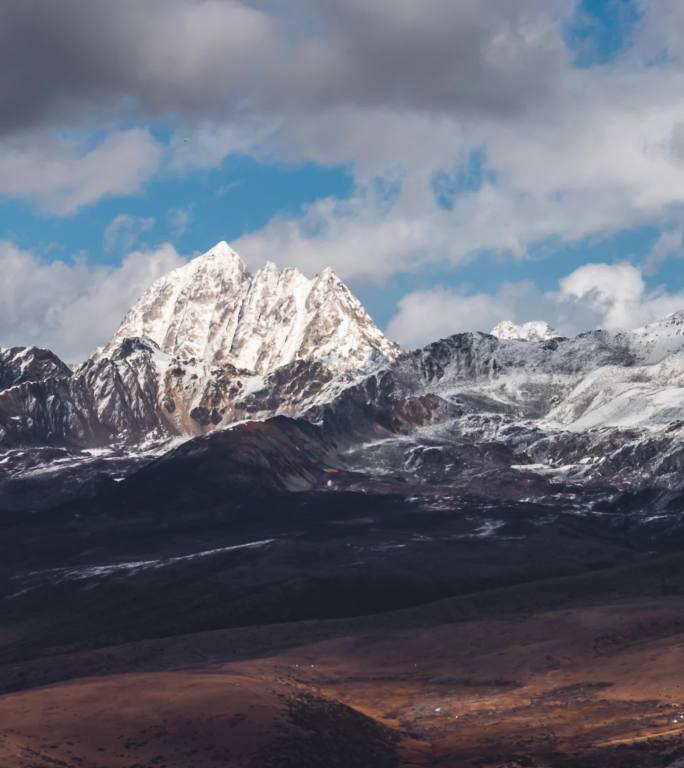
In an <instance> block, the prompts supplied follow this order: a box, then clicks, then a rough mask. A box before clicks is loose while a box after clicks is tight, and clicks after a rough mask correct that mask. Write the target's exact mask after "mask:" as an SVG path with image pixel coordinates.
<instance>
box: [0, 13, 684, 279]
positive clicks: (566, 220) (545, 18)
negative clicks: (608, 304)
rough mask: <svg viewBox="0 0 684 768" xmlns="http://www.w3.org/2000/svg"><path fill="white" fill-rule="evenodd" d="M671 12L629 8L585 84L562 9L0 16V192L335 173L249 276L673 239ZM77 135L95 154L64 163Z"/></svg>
mask: <svg viewBox="0 0 684 768" xmlns="http://www.w3.org/2000/svg"><path fill="white" fill-rule="evenodd" d="M680 6H681V4H680V3H677V2H676V0H661V1H660V2H653V1H651V0H640V2H639V7H640V11H641V15H640V17H639V20H638V23H636V24H635V27H634V31H633V34H632V35H631V36H630V45H629V46H628V47H627V48H626V49H625V50H623V51H620V52H618V53H617V54H616V56H615V58H614V59H613V60H612V61H610V62H609V63H608V64H606V65H601V66H591V67H585V68H582V69H578V68H575V67H574V66H573V61H574V58H575V57H574V52H573V50H571V48H570V47H569V42H568V40H569V36H568V35H566V34H565V33H566V31H567V25H568V24H569V23H572V20H573V18H574V16H575V13H576V11H577V8H578V7H579V6H578V4H577V2H575V0H517V1H516V2H514V3H513V2H508V3H507V2H500V0H375V2H372V3H368V2H363V1H362V0H344V1H342V0H329V1H328V2H314V0H293V2H292V3H288V4H287V8H284V6H283V5H282V4H279V3H274V2H255V1H252V2H249V1H248V0H242V1H241V0H148V2H145V3H140V2H136V0H120V2H117V3H112V2H110V0H63V2H60V3H59V7H57V5H56V4H48V5H47V6H45V4H39V3H36V2H26V0H5V2H4V3H3V24H2V26H1V27H0V105H1V106H2V109H0V133H3V134H4V135H5V138H4V140H3V141H1V142H0V195H4V196H6V197H18V198H21V199H26V200H32V201H35V202H37V203H38V204H39V205H41V206H42V207H43V208H44V209H45V210H48V211H51V212H56V213H69V212H73V211H74V210H76V209H78V208H79V207H81V206H83V205H87V204H89V203H91V202H94V201H96V200H98V199H100V198H101V197H103V196H105V195H111V194H127V193H130V192H133V191H136V190H138V189H140V188H141V186H142V185H144V183H145V181H146V180H147V179H148V178H150V177H151V176H152V175H154V174H155V173H159V172H160V171H161V172H165V173H174V174H188V173H191V172H195V171H197V170H198V169H206V168H211V167H217V166H219V165H220V164H221V163H222V161H223V160H224V158H225V157H226V156H227V155H229V154H231V153H233V154H234V153H240V154H249V155H252V156H255V157H257V158H259V159H262V160H265V161H267V162H273V161H286V162H309V161H313V162H317V163H321V164H325V165H338V164H341V165H344V166H345V167H347V168H348V169H349V171H350V173H351V174H352V175H353V178H354V181H355V192H354V194H353V195H352V197H351V198H350V199H349V200H345V201H338V200H320V201H318V202H316V203H314V204H312V205H310V206H308V207H307V208H306V209H305V210H303V211H302V214H301V216H299V217H295V218H289V219H287V218H283V217H276V218H275V219H274V220H273V221H272V222H270V223H269V224H268V225H267V226H266V227H265V228H264V229H262V230H261V231H259V232H253V233H250V234H249V235H247V236H246V237H244V238H243V239H242V241H241V242H239V243H238V246H239V247H240V249H241V250H242V251H244V253H245V256H246V257H247V259H248V260H249V261H251V262H254V263H256V262H259V261H263V259H264V258H272V259H275V260H278V261H281V262H288V263H292V264H297V265H299V266H302V267H303V268H305V269H307V270H316V269H318V268H320V267H323V266H326V265H329V264H330V265H332V266H334V267H335V268H336V269H337V270H338V271H339V272H340V273H341V274H342V275H343V276H345V277H354V278H359V279H371V278H372V279H376V278H381V277H383V276H384V275H386V274H388V273H391V272H400V271H406V270H410V269H415V268H419V267H420V266H421V265H422V264H424V263H425V262H428V261H440V260H442V261H450V262H452V263H456V264H457V263H458V262H460V261H462V260H463V259H466V258H472V257H473V255H474V254H477V253H478V252H479V251H483V250H494V251H499V252H502V253H506V254H509V255H511V256H512V257H514V258H521V257H524V256H525V255H526V253H527V251H528V250H529V249H530V248H531V247H533V246H534V245H535V244H538V243H540V242H543V241H544V240H547V239H550V238H553V239H554V240H555V241H556V242H561V243H563V242H569V241H573V240H577V239H579V238H582V237H585V236H587V235H591V236H607V235H610V234H611V233H614V232H617V231H620V230H622V229H624V228H627V227H638V226H641V225H645V224H648V225H654V226H657V227H662V228H664V229H665V230H666V231H675V230H677V229H680V228H681V223H680V221H679V219H681V214H682V210H683V207H684V140H683V138H682V137H683V136H684V97H683V96H682V95H681V94H682V89H681V80H682V76H683V73H684V57H683V56H682V55H681V54H682V48H683V47H682V45H681V40H682V39H684V35H682V34H681V33H682V30H683V29H684V14H682V13H681V9H680ZM179 41H182V45H179V44H178V43H179ZM654 61H656V62H657V63H658V66H653V62H654ZM26 83H30V84H31V87H28V88H27V87H26ZM159 118H161V119H164V120H165V121H166V122H165V123H164V125H165V126H168V125H171V126H172V128H173V135H172V136H171V138H170V139H169V140H168V141H166V140H165V143H164V146H163V147H162V146H160V144H159V141H157V140H155V139H154V138H153V137H152V135H151V134H150V133H148V132H147V131H144V130H141V129H131V128H130V127H129V128H125V129H120V130H116V127H115V126H116V125H122V124H123V123H124V122H125V124H126V125H128V126H129V125H130V124H131V120H132V121H134V122H135V121H138V122H144V121H150V120H156V119H159ZM74 126H76V128H78V129H82V130H83V131H85V132H86V133H87V132H88V130H92V131H95V130H96V129H100V130H104V131H105V134H104V136H105V137H104V139H102V140H101V141H100V143H97V142H95V144H94V145H91V144H90V143H86V145H79V146H77V147H76V148H74V147H73V146H72V145H71V144H68V143H65V139H64V136H65V135H69V134H68V132H67V133H66V134H65V133H64V130H65V129H67V128H70V129H72V130H73V129H74ZM103 126H104V129H103ZM58 130H59V131H60V133H59V134H58V135H59V137H60V138H55V131H58ZM34 136H39V137H40V141H36V140H32V138H31V137H34ZM474 153H479V156H480V157H481V158H482V162H483V164H484V165H485V166H486V169H485V170H486V173H483V174H482V176H481V178H479V179H478V180H477V183H475V184H471V185H470V186H467V187H462V188H459V187H458V185H452V186H453V190H452V191H451V192H450V194H451V199H450V200H449V201H448V203H449V204H448V205H446V206H445V205H444V204H443V201H440V199H439V194H437V191H436V189H435V179H436V177H440V178H454V179H458V178H460V175H461V171H462V169H463V168H467V167H468V165H469V163H471V161H472V157H473V154H474ZM388 179H389V180H390V182H391V183H390V186H391V187H392V189H393V190H394V191H393V193H392V194H391V195H387V194H385V191H384V188H385V185H386V182H387V180H388ZM397 180H398V181H397ZM379 190H380V191H379ZM659 259H661V256H660V255H659V254H658V253H656V254H655V255H654V257H653V260H652V263H651V264H650V265H647V266H646V269H647V271H648V270H653V269H655V268H656V264H657V262H658V260H659Z"/></svg>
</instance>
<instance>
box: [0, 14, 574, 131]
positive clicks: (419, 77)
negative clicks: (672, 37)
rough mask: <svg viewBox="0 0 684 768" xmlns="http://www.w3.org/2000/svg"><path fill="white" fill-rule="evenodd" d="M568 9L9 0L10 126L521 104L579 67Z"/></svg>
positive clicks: (3, 63)
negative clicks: (127, 115) (126, 112)
mask: <svg viewBox="0 0 684 768" xmlns="http://www.w3.org/2000/svg"><path fill="white" fill-rule="evenodd" d="M564 5H565V6H567V4H566V3H565V4H564V3H561V2H552V3H549V2H545V0H518V1H517V2H516V3H501V2H498V0H376V2H373V3H367V2H363V1H362V0H344V2H322V3H321V2H312V0H294V2H293V3H288V5H287V8H282V7H280V6H279V5H278V4H266V3H256V2H252V3H249V2H239V1H238V0H147V2H145V3H140V2H137V1H136V0H118V2H116V3H112V2H110V1H109V0H62V2H60V3H59V6H57V5H54V4H48V5H47V6H46V5H44V4H40V3H35V2H26V0H4V2H3V24H2V28H1V29H0V72H2V73H3V74H2V75H0V102H2V104H3V106H4V109H3V110H2V113H1V114H2V118H1V119H0V126H2V127H3V128H4V129H5V130H16V129H18V128H26V127H27V126H29V127H33V126H35V125H36V124H44V123H45V122H46V121H49V120H54V119H64V118H65V116H67V115H69V114H70V113H73V112H74V111H75V110H78V109H79V108H80V109H82V110H84V111H85V112H87V113H91V112H92V110H93V109H95V108H99V109H100V110H107V109H109V110H111V109H114V108H121V100H122V99H126V100H128V101H129V106H131V107H137V108H138V109H140V110H142V111H143V112H146V113H148V114H169V113H174V114H176V113H183V114H187V115H189V116H192V115H197V116H200V117H201V118H206V117H212V116H214V117H216V116H224V117H231V118H232V117H234V116H236V115H238V116H239V115H242V114H245V113H247V114H254V113H257V112H258V113H262V114H264V113H270V114H271V115H272V114H275V113H281V114H282V113H283V112H287V111H302V110H305V111H307V112H315V111H320V110H324V109H326V108H328V107H329V106H330V105H331V104H334V105H339V103H340V102H342V103H345V104H350V105H362V106H365V105H369V104H370V105H376V104H377V103H378V102H382V103H385V104H387V105H389V106H391V107H392V108H409V109H418V110H423V109H428V110H434V111H439V112H441V111H448V112H452V111H453V110H463V109H464V110H475V111H486V112H492V113H496V114H500V113H507V112H512V111H520V110H522V109H525V108H526V107H528V106H529V105H530V104H532V103H536V102H538V101H539V100H540V99H541V98H544V97H545V96H546V95H547V94H548V93H549V92H550V91H551V89H552V88H553V84H554V79H555V78H554V73H555V72H556V71H557V70H559V69H561V68H562V67H563V65H564V63H565V57H566V54H565V48H564V45H563V42H562V30H561V29H560V28H559V26H558V24H557V23H554V21H557V19H558V16H559V14H561V15H562V13H561V12H562V9H563V6H564ZM380 31H381V32H382V34H379V32H380ZM179 42H182V44H179ZM26 83H31V84H32V86H31V88H26V87H25V84H26Z"/></svg>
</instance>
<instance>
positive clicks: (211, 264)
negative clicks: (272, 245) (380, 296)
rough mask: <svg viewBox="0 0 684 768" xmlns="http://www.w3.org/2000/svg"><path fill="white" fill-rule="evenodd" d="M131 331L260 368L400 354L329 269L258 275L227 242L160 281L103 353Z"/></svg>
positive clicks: (191, 353) (168, 347)
mask: <svg viewBox="0 0 684 768" xmlns="http://www.w3.org/2000/svg"><path fill="white" fill-rule="evenodd" d="M127 337H146V338H149V339H152V341H154V342H155V343H156V344H158V345H159V348H160V349H161V350H162V351H163V352H165V353H167V354H170V355H173V356H174V357H179V358H185V359H190V358H194V359H195V360H196V361H199V362H202V363H205V364H206V365H209V366H212V365H214V366H215V365H226V364H230V365H233V366H234V367H235V368H238V369H243V370H247V371H250V372H253V373H257V374H267V373H270V372H271V371H273V370H275V369H276V368H278V367H280V366H282V365H287V364H289V363H292V362H294V361H296V360H315V361H318V362H324V363H325V364H326V365H327V366H328V367H330V368H331V369H332V370H333V372H338V373H339V372H344V371H349V370H353V369H356V368H364V366H366V365H367V364H368V363H369V362H370V361H374V360H391V359H393V358H394V357H396V355H397V353H398V347H397V346H396V345H395V344H393V343H391V342H390V341H388V340H387V339H386V338H385V336H384V335H383V334H382V333H381V331H380V330H379V329H378V328H377V327H376V326H375V324H374V323H373V321H372V320H371V318H370V316H369V315H368V314H367V313H366V311H365V310H364V308H363V307H362V306H361V304H360V303H359V302H358V301H357V300H356V299H355V298H354V297H353V296H352V294H351V293H350V291H349V290H348V288H347V287H346V286H345V285H344V283H343V282H342V281H341V280H340V279H339V278H338V277H337V275H336V274H335V273H334V272H333V271H332V270H331V269H324V270H323V271H322V272H320V273H319V274H318V275H316V276H315V277H313V278H308V277H306V276H305V275H304V274H302V273H301V272H300V271H299V270H297V269H294V268H292V267H288V268H285V269H282V270H280V269H278V267H277V266H276V265H275V264H274V263H273V262H268V263H266V264H265V265H264V266H263V267H262V268H261V269H259V270H258V272H256V274H255V275H253V276H252V275H251V274H250V273H249V272H248V270H247V268H246V266H245V264H244V263H243V261H242V260H241V258H240V257H239V256H238V254H237V253H236V252H235V251H234V250H233V249H232V248H231V247H230V246H229V245H228V243H226V242H225V241H222V242H220V243H218V244H217V245H215V246H214V247H213V248H211V249H210V250H209V251H207V252H206V253H204V254H202V255H201V256H198V257H197V258H195V259H193V260H192V261H189V262H188V263H187V264H185V265H183V266H182V267H179V268H178V269H175V270H173V271H172V272H170V273H169V274H167V275H164V276H163V277H161V278H160V279H158V280H157V281H156V282H154V283H153V284H152V285H151V286H150V288H149V289H148V290H147V291H146V292H145V293H144V294H143V296H142V297H141V299H140V300H139V301H138V302H137V303H136V304H135V306H133V307H132V309H131V310H130V311H129V312H128V314H127V315H126V317H125V318H124V321H123V323H122V324H121V326H120V328H119V330H118V331H117V333H116V335H115V336H114V339H113V340H112V342H110V344H109V345H108V346H107V347H106V348H105V349H104V351H103V353H102V354H105V355H106V354H108V353H109V352H110V351H111V350H112V349H113V348H114V347H116V346H117V345H118V344H119V343H120V342H121V340H122V339H124V338H127Z"/></svg>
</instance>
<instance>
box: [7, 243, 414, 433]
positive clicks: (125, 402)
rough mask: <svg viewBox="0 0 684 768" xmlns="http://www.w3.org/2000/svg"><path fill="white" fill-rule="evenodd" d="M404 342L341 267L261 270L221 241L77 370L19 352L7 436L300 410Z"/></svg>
mask: <svg viewBox="0 0 684 768" xmlns="http://www.w3.org/2000/svg"><path fill="white" fill-rule="evenodd" d="M12 352H13V351H12V350H8V351H7V353H6V355H7V357H8V360H9V359H10V356H11V353H12ZM398 352H399V349H398V347H397V346H396V345H395V344H393V343H392V342H390V341H389V340H387V339H386V338H385V337H384V335H383V334H382V333H381V332H380V331H379V330H378V328H377V327H376V326H375V325H374V323H373V321H372V320H371V318H370V317H369V316H368V314H367V313H366V311H365V310H364V309H363V307H362V306H361V304H360V303H359V302H358V301H357V300H356V299H355V298H354V297H353V296H352V294H351V293H350V292H349V289H348V288H347V287H346V286H345V285H344V284H343V283H342V281H341V280H340V279H339V278H338V277H337V276H336V275H335V274H334V273H333V272H332V271H331V270H324V271H323V272H321V273H320V274H319V275H317V276H316V277H315V278H313V279H308V278H306V277H305V276H304V275H302V274H301V273H300V272H298V271H297V270H294V269H284V270H282V271H279V270H278V269H277V268H276V267H275V265H273V264H267V265H266V266H265V267H263V269H261V270H259V271H258V272H257V273H256V275H254V277H252V276H251V275H250V274H249V272H248V271H247V269H246V267H245V265H244V264H243V263H242V261H241V260H240V258H239V256H238V255H237V254H236V253H235V251H233V250H232V249H231V248H230V247H229V246H228V245H227V244H226V243H219V244H218V245H217V246H215V247H214V248H212V249H211V250H210V251H208V252H207V253H205V254H203V255H202V256H200V257H198V258H196V259H193V260H192V261H191V262H189V263H188V264H186V265H185V266H183V267H181V268H179V269H176V270H174V271H173V272H171V273H169V274H168V275H166V276H164V277H162V278H161V279H160V280H157V281H156V282H155V283H154V284H153V285H152V286H151V287H150V288H149V289H148V290H147V291H146V292H145V294H144V295H143V296H142V298H141V299H140V301H139V302H138V303H137V304H136V305H135V306H134V307H133V308H132V309H131V310H130V311H129V312H128V314H127V315H126V317H125V318H124V321H123V323H122V325H121V327H120V328H119V330H118V331H117V333H116V334H115V336H114V338H113V339H112V340H111V341H110V342H109V344H107V345H106V346H105V347H104V348H102V349H98V350H97V351H96V352H95V353H94V354H93V355H92V356H91V357H90V358H89V359H88V360H87V361H86V362H85V363H83V365H81V366H80V367H79V368H78V369H77V370H76V371H75V372H73V374H72V372H71V371H70V370H69V369H68V367H67V366H65V365H64V364H63V363H61V362H60V361H59V360H57V358H56V357H54V356H52V357H51V358H50V360H52V365H51V366H50V365H47V363H44V364H43V367H42V368H39V367H38V364H37V363H35V362H34V363H32V364H31V365H29V364H28V358H27V360H26V361H24V363H22V364H23V366H24V367H23V368H21V365H20V362H21V361H19V362H17V361H18V360H19V352H18V351H14V354H13V356H12V360H13V362H12V365H10V363H9V362H8V363H7V366H6V370H7V373H6V375H5V374H4V373H3V371H4V370H5V367H0V376H4V379H3V382H4V381H5V380H6V381H7V383H8V384H9V385H17V386H16V387H14V388H12V389H8V388H7V387H1V388H0V444H3V443H4V444H5V445H21V444H25V443H29V444H41V443H48V444H60V443H71V444H76V445H104V444H107V443H111V442H112V441H124V442H128V443H135V442H140V441H141V440H145V439H160V438H163V437H164V436H169V435H193V434H199V433H201V432H204V431H206V430H207V429H211V428H213V427H214V426H216V425H217V424H219V423H220V422H224V423H231V422H234V421H239V420H241V419H245V418H265V417H268V416H273V415H275V414H278V413H282V414H286V415H296V414H298V413H300V412H301V411H302V410H305V409H306V408H308V407H311V406H312V405H314V404H315V403H317V402H321V401H325V400H327V399H330V398H332V397H333V396H334V395H335V394H336V393H337V392H339V391H340V390H341V389H342V388H344V386H346V385H348V384H349V383H350V382H351V381H353V380H355V378H358V377H359V376H361V375H364V374H367V373H369V372H370V371H372V370H374V369H375V368H377V367H379V366H381V365H383V364H384V363H387V362H388V361H390V360H392V359H394V357H396V355H397V354H398ZM45 354H47V355H50V354H51V353H45ZM33 355H34V357H35V352H34V353H33ZM0 366H3V358H0ZM15 369H16V370H15Z"/></svg>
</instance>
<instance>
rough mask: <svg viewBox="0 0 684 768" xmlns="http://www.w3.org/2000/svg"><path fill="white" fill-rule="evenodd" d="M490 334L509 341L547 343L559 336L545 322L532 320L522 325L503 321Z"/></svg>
mask: <svg viewBox="0 0 684 768" xmlns="http://www.w3.org/2000/svg"><path fill="white" fill-rule="evenodd" d="M490 334H491V335H492V336H496V337H497V338H498V339H504V340H509V341H546V340H547V339H553V338H554V337H555V336H557V335H558V334H557V333H556V332H555V331H554V329H553V328H552V327H551V326H550V325H549V324H548V323H547V322H545V321H544V320H531V321H530V322H527V323H522V325H516V323H514V322H512V321H511V320H503V321H502V322H500V323H499V324H498V325H495V326H494V327H493V328H492V330H491V331H490Z"/></svg>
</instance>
